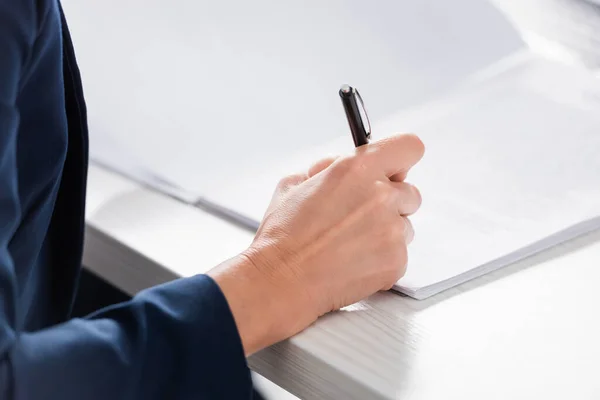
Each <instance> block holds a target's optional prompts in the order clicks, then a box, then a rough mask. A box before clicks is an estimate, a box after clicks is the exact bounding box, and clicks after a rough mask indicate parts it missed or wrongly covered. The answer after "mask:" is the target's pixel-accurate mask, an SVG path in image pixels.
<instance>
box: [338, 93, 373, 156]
mask: <svg viewBox="0 0 600 400" xmlns="http://www.w3.org/2000/svg"><path fill="white" fill-rule="evenodd" d="M339 94H340V98H341V99H342V104H343V106H344V111H345V112H346V118H347V119H348V125H350V132H351V133H352V139H353V140H354V146H356V147H360V146H362V145H365V144H368V143H369V139H370V138H371V123H370V122H369V117H368V116H367V111H366V110H365V105H364V103H363V100H362V98H361V97H360V94H359V93H358V91H357V90H356V88H353V87H352V86H349V85H342V87H341V89H340V91H339Z"/></svg>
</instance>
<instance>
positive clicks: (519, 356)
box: [84, 167, 600, 399]
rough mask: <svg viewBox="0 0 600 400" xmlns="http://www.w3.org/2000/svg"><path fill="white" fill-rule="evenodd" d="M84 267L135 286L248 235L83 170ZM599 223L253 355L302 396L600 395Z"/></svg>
mask: <svg viewBox="0 0 600 400" xmlns="http://www.w3.org/2000/svg"><path fill="white" fill-rule="evenodd" d="M86 233H87V238H86V248H85V255H84V263H85V265H86V266H87V267H88V268H90V269H91V270H92V271H94V272H95V273H97V274H98V275H100V276H102V277H104V278H105V279H106V280H108V281H109V282H110V283H112V284H114V285H116V286H117V287H119V288H121V289H123V290H125V291H127V292H128V293H131V294H134V293H135V292H137V291H139V290H141V289H143V288H145V287H149V286H151V285H154V284H158V283H161V282H165V281H167V280H170V279H174V278H176V277H180V276H190V275H193V274H195V273H200V272H204V271H207V270H208V269H210V268H211V267H212V266H213V265H216V264H217V263H219V262H220V261H222V260H225V259H227V258H229V257H231V256H233V255H235V254H236V253H237V252H239V251H241V250H242V249H243V248H244V247H245V246H247V245H248V244H249V243H250V241H251V240H252V234H251V233H249V232H247V231H244V230H241V229H239V228H237V227H235V226H233V225H229V224H228V223H226V222H224V221H221V220H219V219H217V218H215V217H213V216H211V215H208V214H206V213H204V212H202V211H199V210H196V209H193V208H191V207H188V206H185V205H183V204H181V203H179V202H177V201H175V200H173V199H171V198H168V197H164V196H162V195H160V194H157V193H154V192H152V191H150V190H148V189H146V188H143V187H140V186H138V185H136V184H133V183H131V182H128V181H126V180H124V179H122V178H121V177H119V176H116V175H113V174H111V173H107V172H105V171H102V170H100V169H98V168H96V167H92V168H91V170H90V176H89V193H88V210H87V231H86ZM599 285H600V232H597V233H593V234H591V235H588V236H586V237H582V238H580V239H578V240H575V241H572V242H569V243H568V244H565V245H562V246H560V247H557V248H554V249H552V250H551V251H547V252H545V253H542V254H540V255H538V256H535V257H532V258H529V259H527V260H525V261H522V262H520V263H518V264H515V265H513V266H510V267H508V268H505V269H503V270H501V271H497V272H496V273H494V274H491V275H488V276H485V277H482V278H480V279H477V280H475V281H472V282H469V283H468V284H465V285H462V286H461V287H458V288H455V289H452V290H450V291H447V292H445V293H442V294H440V295H438V296H435V297H433V298H430V299H428V300H425V301H415V300H412V299H410V298H406V297H401V296H399V295H396V294H393V293H380V294H377V295H375V296H372V297H371V298H369V299H367V300H365V301H363V302H361V303H358V304H356V305H353V306H350V307H348V308H347V309H345V310H343V311H339V312H336V313H332V314H329V315H326V316H325V317H323V318H321V319H320V320H318V321H317V322H316V323H315V324H313V325H312V326H311V327H309V328H308V329H306V330H305V331H304V332H302V333H301V334H299V335H297V336H296V337H294V338H292V339H289V340H287V341H284V342H282V343H279V344H276V345H274V346H272V347H271V348H268V349H266V350H264V351H262V352H260V353H258V354H256V355H254V356H253V357H251V358H250V359H249V364H250V366H251V368H252V369H253V370H255V371H257V372H258V373H260V374H261V375H263V376H265V377H267V378H268V379H270V380H272V381H273V382H275V383H277V384H278V385H280V386H282V387H283V388H285V389H287V390H289V391H290V392H292V393H294V394H295V395H297V396H298V397H300V398H303V399H441V398H443V399H534V398H535V399H542V398H543V399H566V398H568V399H599V398H600V379H598V371H600V340H599V338H600V291H599V290H598V289H597V288H598V286H599Z"/></svg>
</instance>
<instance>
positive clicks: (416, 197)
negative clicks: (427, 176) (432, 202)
mask: <svg viewBox="0 0 600 400" xmlns="http://www.w3.org/2000/svg"><path fill="white" fill-rule="evenodd" d="M408 187H409V190H410V193H411V196H412V197H413V202H414V204H415V205H416V207H417V208H419V207H421V204H422V203H423V196H422V195H421V191H420V190H419V188H417V187H416V186H414V185H410V184H409V185H408Z"/></svg>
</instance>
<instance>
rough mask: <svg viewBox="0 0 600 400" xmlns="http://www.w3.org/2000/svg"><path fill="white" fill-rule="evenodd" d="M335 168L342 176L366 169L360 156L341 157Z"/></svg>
mask: <svg viewBox="0 0 600 400" xmlns="http://www.w3.org/2000/svg"><path fill="white" fill-rule="evenodd" d="M335 167H336V169H337V171H338V172H339V173H341V174H356V173H359V172H362V171H364V170H365V169H366V165H365V163H364V160H363V157H359V156H346V157H341V158H339V159H338V161H337V162H336V166H335Z"/></svg>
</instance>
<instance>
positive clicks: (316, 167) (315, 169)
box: [308, 156, 339, 178]
mask: <svg viewBox="0 0 600 400" xmlns="http://www.w3.org/2000/svg"><path fill="white" fill-rule="evenodd" d="M338 158H339V157H337V156H336V157H327V158H324V159H322V160H320V161H317V162H316V163H314V164H313V165H312V166H311V167H310V168H309V169H308V177H309V178H312V177H313V176H315V175H317V174H318V173H319V172H321V171H323V170H325V169H327V168H328V167H329V166H330V165H331V164H333V163H334V162H335V160H337V159H338Z"/></svg>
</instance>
